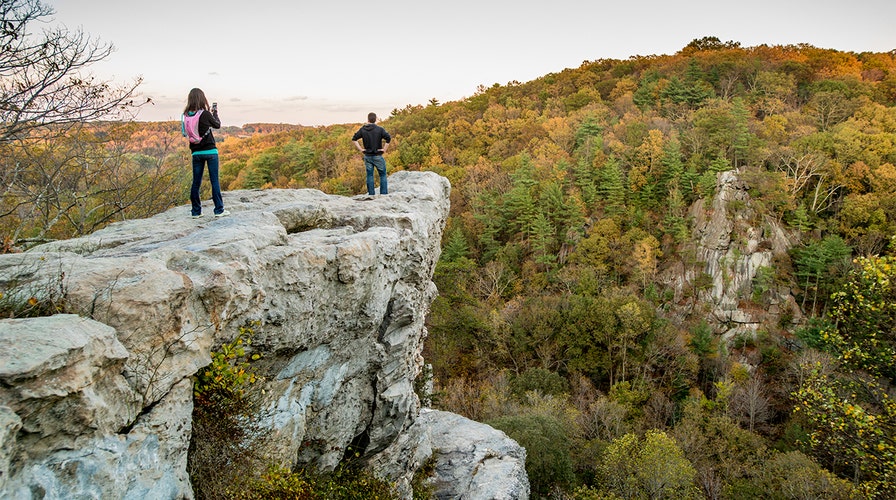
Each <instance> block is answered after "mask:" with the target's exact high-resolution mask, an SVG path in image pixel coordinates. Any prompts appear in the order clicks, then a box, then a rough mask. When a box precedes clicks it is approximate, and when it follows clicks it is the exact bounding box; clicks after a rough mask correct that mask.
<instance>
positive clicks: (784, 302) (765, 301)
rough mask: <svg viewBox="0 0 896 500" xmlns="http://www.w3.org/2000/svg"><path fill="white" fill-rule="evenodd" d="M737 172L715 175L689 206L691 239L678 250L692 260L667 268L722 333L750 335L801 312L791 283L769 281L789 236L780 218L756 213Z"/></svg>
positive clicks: (680, 290)
mask: <svg viewBox="0 0 896 500" xmlns="http://www.w3.org/2000/svg"><path fill="white" fill-rule="evenodd" d="M748 188H749V186H747V184H746V182H744V181H743V180H742V179H741V177H740V172H738V171H737V170H730V171H726V172H720V173H719V174H718V176H717V185H716V194H715V196H714V197H713V198H712V200H711V201H710V202H709V203H707V201H706V200H698V201H697V202H695V203H694V204H693V205H692V206H691V208H690V212H689V215H690V217H691V219H692V226H691V227H692V241H691V242H690V243H689V244H688V245H686V248H685V249H684V251H683V252H682V253H683V254H685V255H690V256H691V265H680V266H679V267H678V268H677V269H675V270H673V271H671V272H669V273H667V279H668V281H670V282H674V283H675V284H676V288H677V292H678V294H679V297H681V295H683V294H684V292H685V291H686V290H690V291H691V293H693V290H695V289H696V290H697V292H696V293H697V295H696V300H695V301H694V303H697V304H703V305H706V306H707V307H708V313H709V314H708V318H707V319H708V320H709V323H710V324H711V325H712V326H714V327H715V329H716V330H717V331H718V332H719V333H721V334H723V336H724V337H725V338H731V337H733V336H734V335H737V334H746V335H753V334H755V333H756V330H757V329H758V328H760V325H762V324H763V323H768V322H773V323H774V322H777V321H778V320H779V319H780V318H781V317H782V315H787V316H789V317H791V318H793V319H794V320H796V319H797V317H798V316H799V307H798V306H797V304H796V301H795V300H794V298H793V296H792V295H791V293H790V289H789V288H788V287H785V286H781V285H780V284H777V283H775V282H774V281H773V279H772V278H773V274H774V266H775V265H776V262H777V260H778V259H784V260H788V259H789V257H788V256H787V253H788V251H789V249H790V248H791V246H792V245H793V243H792V241H791V237H790V236H789V235H788V234H787V233H786V232H785V230H784V229H783V228H782V227H781V225H780V224H778V222H777V221H776V220H775V219H774V218H772V217H769V216H768V215H762V214H760V213H758V212H757V211H756V210H755V209H754V207H753V201H752V200H751V198H750V194H749V191H748Z"/></svg>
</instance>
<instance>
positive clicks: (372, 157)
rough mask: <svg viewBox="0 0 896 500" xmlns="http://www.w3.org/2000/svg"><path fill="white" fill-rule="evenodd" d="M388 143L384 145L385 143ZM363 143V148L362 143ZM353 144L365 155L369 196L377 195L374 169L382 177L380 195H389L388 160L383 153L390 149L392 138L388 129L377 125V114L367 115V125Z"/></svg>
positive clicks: (359, 130) (359, 131)
mask: <svg viewBox="0 0 896 500" xmlns="http://www.w3.org/2000/svg"><path fill="white" fill-rule="evenodd" d="M384 140H385V141H386V143H385V144H383V141H384ZM362 141H363V143H364V144H363V146H362V145H361V142H362ZM352 142H354V143H355V147H356V148H358V151H360V152H362V153H364V167H365V168H366V169H367V194H369V195H370V196H373V195H375V194H376V190H375V189H374V183H373V169H374V168H376V171H377V173H378V174H379V176H380V194H389V182H388V180H387V179H386V159H385V158H383V153H385V152H386V149H388V148H389V143H390V142H392V136H391V135H389V132H386V129H384V128H383V127H380V126H379V125H377V124H376V113H368V114H367V123H365V124H364V126H362V127H361V128H360V129H358V131H357V132H355V135H353V136H352Z"/></svg>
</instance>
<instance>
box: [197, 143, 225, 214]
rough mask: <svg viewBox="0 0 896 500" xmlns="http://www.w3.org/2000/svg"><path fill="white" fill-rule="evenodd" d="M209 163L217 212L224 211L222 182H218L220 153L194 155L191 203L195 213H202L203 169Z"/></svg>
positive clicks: (213, 199) (209, 176)
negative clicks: (200, 192)
mask: <svg viewBox="0 0 896 500" xmlns="http://www.w3.org/2000/svg"><path fill="white" fill-rule="evenodd" d="M206 164H208V179H209V180H210V181H211V183H212V201H213V202H214V204H215V213H216V214H219V213H221V212H223V211H224V199H223V198H221V184H220V183H219V182H218V155H216V154H211V155H193V185H192V186H190V204H191V205H192V206H193V207H192V213H193V215H202V200H200V199H199V186H200V185H202V171H203V170H205V168H204V167H205V165H206Z"/></svg>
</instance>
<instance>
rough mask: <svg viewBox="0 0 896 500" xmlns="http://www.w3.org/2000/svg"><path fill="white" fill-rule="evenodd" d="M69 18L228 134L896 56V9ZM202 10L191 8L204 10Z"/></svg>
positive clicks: (791, 1) (431, 10)
mask: <svg viewBox="0 0 896 500" xmlns="http://www.w3.org/2000/svg"><path fill="white" fill-rule="evenodd" d="M45 2H46V3H47V4H49V5H50V6H52V7H53V8H54V9H55V10H56V15H55V16H54V21H55V22H58V23H61V24H64V25H65V26H67V27H68V28H70V29H83V31H84V32H85V33H87V34H88V35H90V36H91V37H93V38H94V39H99V40H100V41H102V42H106V43H111V44H113V45H114V46H115V47H116V51H115V53H113V54H112V56H110V57H109V58H108V59H107V60H106V61H104V62H103V63H100V64H97V65H95V66H94V73H95V74H97V75H98V76H101V77H104V78H111V79H114V80H115V81H120V82H126V81H129V80H133V79H134V78H136V77H142V78H143V84H142V85H141V86H140V87H139V91H140V93H141V94H142V95H143V96H144V97H149V98H151V99H152V100H153V102H154V105H152V106H146V107H145V108H144V109H143V110H142V111H141V112H140V114H139V116H138V119H140V120H175V119H179V118H180V113H181V112H182V110H183V107H184V104H185V102H186V96H187V93H188V92H189V90H190V89H191V88H193V87H199V88H202V89H203V90H204V91H205V93H206V95H207V96H208V98H209V100H210V101H217V102H218V103H219V104H218V107H219V109H220V115H221V119H222V121H223V122H224V124H225V125H242V124H245V123H253V122H272V123H295V124H302V125H328V124H334V123H358V122H363V121H365V119H366V115H367V113H368V112H369V111H374V112H376V113H377V114H379V115H380V116H381V117H383V118H385V117H388V115H389V113H390V112H391V111H392V110H393V109H395V108H403V107H404V106H406V105H408V104H412V105H416V104H426V103H427V102H428V101H429V100H430V99H432V98H435V99H437V100H439V101H440V102H448V101H454V100H458V99H462V98H464V97H468V96H470V95H472V94H473V93H474V92H475V91H476V87H477V86H479V85H486V86H490V85H492V84H494V83H499V84H506V83H507V82H510V81H513V80H517V81H520V82H525V81H529V80H532V79H534V78H538V77H539V76H543V75H545V74H547V73H552V72H559V71H562V70H563V69H565V68H575V67H578V66H579V65H581V64H582V62H583V61H591V60H595V59H604V58H613V59H627V58H628V57H630V56H633V55H651V54H674V53H675V52H678V51H679V50H680V49H681V48H682V47H684V46H685V45H687V44H688V42H690V41H691V40H693V39H695V38H701V37H704V36H715V37H718V38H719V39H721V40H722V41H728V40H733V41H737V42H740V43H741V45H742V46H745V47H749V46H755V45H760V44H768V45H777V44H795V43H808V44H811V45H814V46H817V47H821V48H832V49H838V50H844V51H855V52H862V51H873V52H886V51H890V50H893V49H896V29H894V27H893V23H894V21H896V0H851V1H844V0H753V1H750V2H747V1H738V2H730V1H720V0H696V1H688V0H684V1H681V0H680V1H677V2H673V1H656V0H640V1H626V0H616V1H613V2H606V1H597V0H590V1H589V0H552V1H547V2H535V1H528V0H522V1H520V0H517V1H514V2H511V1H503V0H491V1H490V0H476V1H473V0H454V1H440V2H433V1H427V0H394V1H391V2H360V1H357V0H317V1H314V2H309V1H307V0H255V1H246V0H238V1H237V0H217V1H209V2H184V1H183V0H143V1H140V2H132V1H128V0H45ZM188 6H189V7H188Z"/></svg>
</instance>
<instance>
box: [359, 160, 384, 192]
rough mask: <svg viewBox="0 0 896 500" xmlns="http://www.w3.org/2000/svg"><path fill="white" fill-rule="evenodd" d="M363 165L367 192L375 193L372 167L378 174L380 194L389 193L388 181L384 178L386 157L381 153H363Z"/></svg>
mask: <svg viewBox="0 0 896 500" xmlns="http://www.w3.org/2000/svg"><path fill="white" fill-rule="evenodd" d="M364 167H365V168H366V169H367V194H369V195H371V196H372V195H375V194H376V190H375V189H374V183H373V169H374V168H375V169H376V171H377V173H378V174H379V176H380V194H389V181H388V180H387V179H386V159H385V158H383V156H382V155H364Z"/></svg>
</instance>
